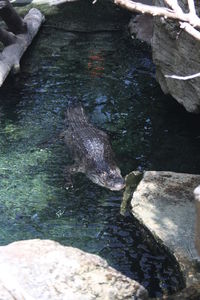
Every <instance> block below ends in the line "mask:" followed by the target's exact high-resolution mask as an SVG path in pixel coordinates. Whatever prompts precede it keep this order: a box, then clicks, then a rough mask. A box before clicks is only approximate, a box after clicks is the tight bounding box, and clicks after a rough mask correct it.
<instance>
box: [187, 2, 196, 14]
mask: <svg viewBox="0 0 200 300" xmlns="http://www.w3.org/2000/svg"><path fill="white" fill-rule="evenodd" d="M187 2H188V8H189V12H190V13H191V14H192V15H196V9H195V5H194V0H187Z"/></svg>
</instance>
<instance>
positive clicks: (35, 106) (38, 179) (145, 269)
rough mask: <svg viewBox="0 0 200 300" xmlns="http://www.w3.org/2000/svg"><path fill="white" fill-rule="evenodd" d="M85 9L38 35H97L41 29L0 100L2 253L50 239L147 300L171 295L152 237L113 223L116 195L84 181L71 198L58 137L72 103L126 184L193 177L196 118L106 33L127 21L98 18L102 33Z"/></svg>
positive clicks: (124, 44)
mask: <svg viewBox="0 0 200 300" xmlns="http://www.w3.org/2000/svg"><path fill="white" fill-rule="evenodd" d="M86 2H87V1H86ZM86 2H85V3H86ZM84 5H85V6H83V7H82V9H83V10H82V11H81V9H80V7H79V8H77V6H76V5H75V4H73V5H70V6H69V7H70V9H69V7H68V8H67V9H65V6H62V9H55V12H53V13H52V15H50V16H49V17H47V21H46V23H45V25H48V24H52V22H53V21H54V20H57V18H58V17H59V19H60V21H61V22H62V23H63V24H64V25H65V21H66V20H67V22H68V24H69V22H72V19H73V22H74V20H81V21H80V23H78V22H77V24H75V25H74V23H73V26H74V27H73V28H76V26H78V28H79V29H80V28H81V29H84V28H86V29H87V30H86V31H88V28H94V26H95V25H94V20H96V22H97V20H98V22H97V23H98V26H99V27H98V30H100V31H99V32H98V33H97V32H95V33H88V32H87V33H86V32H85V33H84V32H73V33H72V32H67V31H64V30H63V29H61V28H60V29H59V28H58V26H59V25H56V26H55V27H57V28H53V27H51V26H49V27H48V26H44V27H43V28H42V30H41V32H40V33H39V35H38V37H37V38H36V40H35V41H34V43H33V45H32V46H31V48H30V49H29V50H28V52H27V53H26V55H25V56H24V58H23V60H22V70H21V73H20V74H19V75H18V76H16V77H14V78H12V77H10V78H8V80H7V81H6V83H5V84H4V86H3V87H2V88H1V90H0V244H1V245H4V244H7V243H10V242H12V241H16V240H21V239H33V238H41V239H53V240H56V241H59V242H60V243H62V244H64V245H70V246H73V247H78V248H80V249H83V250H86V251H88V252H91V253H96V254H99V255H100V256H102V257H104V258H106V259H107V260H108V261H109V263H110V264H111V265H112V266H114V267H115V268H117V269H118V270H120V271H121V272H122V273H124V274H126V275H128V276H129V277H131V278H134V279H135V280H137V281H139V282H140V283H142V284H143V285H144V286H145V287H146V288H147V289H148V291H149V293H150V295H151V296H161V295H162V294H163V293H165V292H167V293H172V292H174V291H176V290H177V289H178V288H180V287H181V286H182V278H181V276H180V274H179V272H178V268H177V266H176V264H175V263H174V261H173V259H172V258H171V257H169V256H168V255H167V254H166V253H165V251H164V250H162V249H160V250H159V249H158V247H157V245H156V243H154V244H152V242H151V243H150V244H151V245H150V244H149V239H151V237H149V236H148V235H145V234H144V233H143V230H142V229H141V228H140V226H139V224H138V222H137V221H136V220H135V219H134V218H133V217H131V216H128V217H123V216H120V214H119V210H120V203H121V198H122V193H120V192H110V191H108V190H106V189H103V188H101V187H99V186H96V185H94V184H92V183H91V182H90V181H89V180H88V179H87V178H85V176H84V175H81V174H78V175H76V176H74V178H73V182H74V187H73V188H71V189H68V190H67V189H66V188H65V179H64V167H65V166H66V165H68V164H70V159H69V156H68V153H67V151H66V147H65V145H64V143H63V141H62V139H60V137H59V136H60V133H61V132H62V131H63V129H64V112H65V110H66V107H67V105H68V103H69V99H71V97H74V96H76V97H78V98H79V99H81V102H82V105H83V106H84V108H85V110H86V112H87V114H88V116H89V118H90V120H91V122H93V124H95V125H96V126H97V127H99V128H101V129H103V130H105V131H106V132H107V133H108V134H109V136H110V140H111V143H112V147H113V150H114V152H115V153H116V158H117V161H118V165H119V166H120V168H121V170H122V174H123V175H126V174H127V173H128V172H130V171H132V170H136V169H139V170H168V171H176V172H187V173H195V174H198V173H200V157H199V146H200V128H199V116H195V115H191V114H188V113H186V112H185V111H184V109H183V108H182V107H181V106H179V105H178V104H177V103H176V102H175V101H174V100H173V99H171V98H170V97H167V96H164V95H163V93H162V92H161V90H160V88H159V86H158V84H157V82H156V81H155V74H154V72H155V70H154V65H153V63H152V59H151V53H150V49H149V48H148V47H147V46H145V44H142V43H140V42H138V41H133V40H131V39H130V38H129V37H128V36H127V34H126V33H125V32H124V31H115V30H112V31H109V30H108V29H109V28H110V29H113V28H117V29H120V28H119V27H116V26H118V24H119V21H120V22H121V23H120V24H125V23H126V22H127V19H128V16H127V14H124V13H122V12H120V11H119V10H118V9H117V10H116V11H114V13H113V14H112V15H111V16H110V15H109V16H107V15H106V14H104V15H103V21H104V22H107V25H106V26H107V27H106V28H107V30H102V25H101V24H100V21H99V20H101V18H102V14H101V13H100V12H99V11H98V7H97V8H95V9H97V11H95V12H94V11H93V7H92V6H91V5H87V4H84ZM70 20H71V21H70ZM80 24H81V25H80ZM113 24H114V25H113ZM100 25H101V26H100ZM84 26H85V27H84ZM109 26H110V27H109ZM82 31H83V30H82Z"/></svg>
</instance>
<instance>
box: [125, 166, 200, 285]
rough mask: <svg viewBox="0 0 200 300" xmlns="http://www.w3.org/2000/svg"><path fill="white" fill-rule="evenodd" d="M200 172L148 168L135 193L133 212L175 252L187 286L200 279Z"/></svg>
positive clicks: (157, 238)
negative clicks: (199, 194)
mask: <svg viewBox="0 0 200 300" xmlns="http://www.w3.org/2000/svg"><path fill="white" fill-rule="evenodd" d="M199 183H200V175H192V174H182V173H174V172H165V171H146V172H145V173H144V176H143V179H142V180H141V181H140V183H139V185H138V186H137V188H136V190H135V192H134V193H133V197H132V201H131V205H132V213H133V215H134V216H135V217H136V218H137V219H139V220H140V221H141V223H142V224H143V225H145V227H147V228H148V229H149V230H150V232H151V233H152V234H153V235H154V236H155V238H156V240H157V241H158V242H161V243H162V244H164V246H166V247H167V249H168V250H169V252H171V253H172V254H174V256H175V257H176V259H177V261H178V263H179V265H180V268H181V270H182V272H183V275H184V277H185V281H186V285H187V286H190V285H191V284H193V283H196V282H197V281H200V270H198V269H199V268H198V265H199V261H200V257H199V256H198V253H197V249H196V247H195V240H196V235H197V233H198V232H200V230H197V228H196V226H195V223H196V219H197V220H198V218H199V217H198V216H196V213H197V211H196V208H195V202H196V201H195V199H194V196H193V191H194V189H195V188H196V187H197V186H198V185H199Z"/></svg>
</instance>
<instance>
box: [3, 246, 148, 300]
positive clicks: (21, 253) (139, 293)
mask: <svg viewBox="0 0 200 300" xmlns="http://www.w3.org/2000/svg"><path fill="white" fill-rule="evenodd" d="M147 298H148V297H147V291H146V290H145V289H144V288H143V287H142V286H141V285H140V284H139V283H137V282H136V281H134V280H131V279H130V278H128V277H126V276H124V275H122V274H121V273H119V272H118V271H116V270H115V269H113V268H111V267H110V266H109V265H108V264H107V262H106V261H105V260H103V259H101V258H100V257H99V256H97V255H92V254H88V253H86V252H83V251H81V250H79V249H76V248H72V247H65V246H61V245H60V244H59V243H56V242H54V241H50V240H27V241H19V242H14V243H12V244H9V245H7V246H2V247H0V299H4V300H14V299H15V300H33V299H34V300H38V299H40V300H51V299H52V300H59V299H60V300H65V299H66V300H95V299H102V300H109V299H110V300H118V299H119V300H125V299H130V300H131V299H132V300H135V299H137V300H139V299H140V300H142V299H147Z"/></svg>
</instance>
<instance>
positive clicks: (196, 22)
mask: <svg viewBox="0 0 200 300" xmlns="http://www.w3.org/2000/svg"><path fill="white" fill-rule="evenodd" d="M192 1H193V0H192ZM114 2H115V4H117V5H119V6H121V7H123V8H126V9H128V10H130V11H132V12H135V11H137V12H139V13H142V14H150V15H153V16H162V17H164V18H170V19H175V20H179V21H182V22H188V23H189V24H190V25H192V26H193V27H199V28H200V18H198V16H197V15H196V14H195V16H194V15H193V14H192V15H191V14H190V13H184V12H183V11H182V9H181V8H180V6H179V5H178V3H177V1H176V0H174V1H173V0H165V3H167V4H168V5H169V6H170V7H173V9H170V8H166V7H159V6H152V5H146V4H142V3H138V2H134V1H131V0H114Z"/></svg>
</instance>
